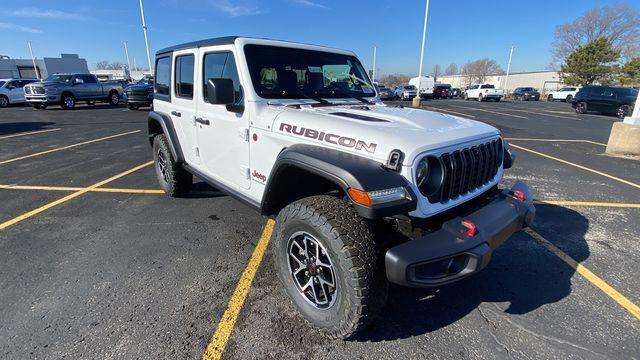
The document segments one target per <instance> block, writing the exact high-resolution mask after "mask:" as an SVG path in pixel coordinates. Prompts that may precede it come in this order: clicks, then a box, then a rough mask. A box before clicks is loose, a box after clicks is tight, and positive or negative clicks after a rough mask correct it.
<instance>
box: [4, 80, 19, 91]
mask: <svg viewBox="0 0 640 360" xmlns="http://www.w3.org/2000/svg"><path fill="white" fill-rule="evenodd" d="M12 87H20V86H19V85H18V81H9V82H8V83H7V85H6V88H7V89H9V88H12Z"/></svg>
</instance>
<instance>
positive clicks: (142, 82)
mask: <svg viewBox="0 0 640 360" xmlns="http://www.w3.org/2000/svg"><path fill="white" fill-rule="evenodd" d="M136 84H138V85H152V84H153V78H152V77H146V78H142V79H140V80H138V82H137V83H136Z"/></svg>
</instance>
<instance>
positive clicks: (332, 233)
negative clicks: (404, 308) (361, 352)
mask: <svg viewBox="0 0 640 360" xmlns="http://www.w3.org/2000/svg"><path fill="white" fill-rule="evenodd" d="M299 232H305V233H308V234H310V235H311V236H313V237H314V238H315V240H317V242H319V243H320V244H321V245H322V246H323V247H324V249H326V253H327V254H328V256H329V258H330V262H331V263H332V264H333V269H334V273H335V280H334V282H335V284H336V285H337V286H336V290H335V293H334V295H335V300H334V302H333V304H332V305H330V306H329V307H328V308H324V309H320V308H318V307H315V306H314V305H313V304H312V303H311V302H309V301H308V300H307V298H305V297H304V295H303V294H302V293H301V292H300V291H299V290H298V287H297V285H296V283H295V280H294V279H293V276H292V274H291V272H290V268H289V253H288V244H289V240H290V238H291V237H292V236H293V235H294V234H296V233H299ZM273 245H274V246H273V248H272V249H273V252H274V258H275V265H276V272H277V273H278V277H279V278H280V281H281V282H282V284H283V286H284V288H285V290H286V292H287V294H288V295H289V298H290V300H291V302H292V303H293V305H294V307H295V308H296V309H297V310H298V312H299V314H300V315H301V316H302V318H303V319H304V320H305V321H306V322H307V323H308V324H309V325H311V326H312V327H313V328H315V329H317V330H318V331H319V332H320V333H322V334H324V335H325V336H327V337H329V338H332V339H345V338H349V337H351V336H352V335H354V334H355V333H357V332H358V331H361V330H362V329H364V328H365V327H366V326H367V325H368V324H370V323H371V322H372V321H373V320H374V319H375V317H376V316H377V315H378V313H379V312H380V310H381V309H382V307H383V306H384V304H385V302H386V297H387V286H388V283H387V279H386V276H385V271H384V258H383V256H382V253H381V251H380V247H379V246H377V244H376V239H375V236H374V231H373V229H372V224H370V223H368V222H367V220H365V219H363V218H362V217H360V216H359V215H358V213H357V212H356V210H355V209H354V208H353V207H352V206H351V205H350V204H349V203H347V202H346V201H344V200H341V199H339V198H336V197H333V196H328V195H320V196H312V197H308V198H304V199H302V200H298V201H296V202H294V203H292V204H289V205H288V206H286V207H285V208H284V209H282V210H281V211H280V213H279V214H278V217H277V219H276V229H275V240H274V244H273Z"/></svg>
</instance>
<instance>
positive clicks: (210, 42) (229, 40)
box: [156, 36, 239, 55]
mask: <svg viewBox="0 0 640 360" xmlns="http://www.w3.org/2000/svg"><path fill="white" fill-rule="evenodd" d="M237 38H239V36H223V37H217V38H211V39H205V40H198V41H192V42H188V43H184V44H179V45H174V46H170V47H168V48H164V49H161V50H158V51H157V52H156V55H159V54H163V53H168V52H171V51H176V50H184V49H191V48H197V47H202V46H215V45H230V44H233V42H234V41H236V39H237Z"/></svg>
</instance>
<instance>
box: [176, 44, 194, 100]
mask: <svg viewBox="0 0 640 360" xmlns="http://www.w3.org/2000/svg"><path fill="white" fill-rule="evenodd" d="M194 59H195V58H194V56H193V55H182V56H178V57H176V68H175V72H176V75H175V78H176V96H178V97H181V98H187V99H193V62H194Z"/></svg>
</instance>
